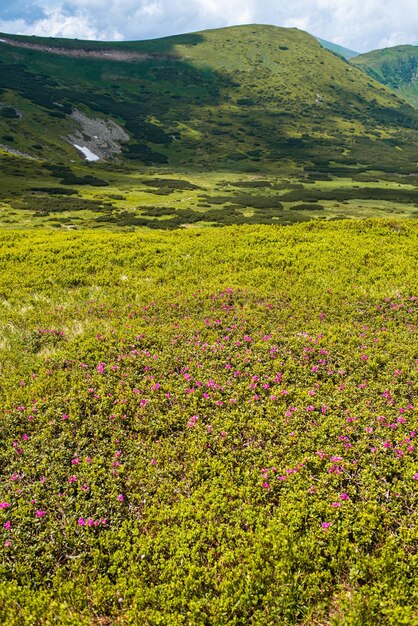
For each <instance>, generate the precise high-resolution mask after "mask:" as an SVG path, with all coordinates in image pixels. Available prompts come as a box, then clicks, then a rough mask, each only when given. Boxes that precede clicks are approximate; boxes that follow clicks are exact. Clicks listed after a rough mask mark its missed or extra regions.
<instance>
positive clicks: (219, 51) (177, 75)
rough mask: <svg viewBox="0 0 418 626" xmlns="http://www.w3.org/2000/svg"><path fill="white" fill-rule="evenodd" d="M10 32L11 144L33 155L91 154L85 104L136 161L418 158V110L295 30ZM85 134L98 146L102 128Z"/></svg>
mask: <svg viewBox="0 0 418 626" xmlns="http://www.w3.org/2000/svg"><path fill="white" fill-rule="evenodd" d="M1 38H2V39H5V40H6V41H7V42H8V43H1V42H0V46H1V52H2V54H1V64H0V89H1V90H2V95H1V104H2V106H3V109H1V110H0V124H1V126H0V128H1V130H0V133H1V135H2V137H3V138H2V140H1V141H2V142H3V144H4V145H5V146H6V147H8V148H9V149H10V148H11V149H16V150H18V151H20V152H22V153H25V154H29V155H31V156H35V157H38V158H39V157H42V158H45V159H47V160H50V161H57V160H58V161H60V160H64V161H66V162H68V161H69V160H70V159H74V160H80V159H83V157H82V155H81V154H80V153H79V152H78V151H77V150H76V149H75V148H73V147H72V146H71V145H70V143H71V142H70V143H66V142H65V141H64V139H65V137H66V136H67V137H69V136H71V135H72V134H74V132H75V129H76V127H77V122H76V120H74V119H73V118H71V117H70V114H71V111H73V110H74V109H77V110H80V111H81V112H84V113H85V114H86V115H87V116H88V118H90V119H92V118H96V119H98V120H99V121H100V120H109V119H111V120H113V121H114V122H116V123H117V124H118V125H119V126H120V127H121V128H122V129H124V130H125V131H126V132H127V133H128V134H129V141H128V142H127V143H124V142H121V143H122V144H123V145H122V158H123V159H125V161H126V160H128V161H134V162H135V163H142V164H147V165H149V164H163V163H168V164H169V165H170V166H171V167H185V166H187V167H204V168H211V169H234V168H236V167H237V164H239V163H241V162H245V163H246V164H247V165H250V164H254V165H256V164H257V163H259V162H262V163H265V164H267V165H269V164H270V165H272V164H274V165H276V166H277V164H278V162H279V163H280V162H282V161H284V162H286V161H289V160H290V161H295V162H298V163H301V162H302V163H306V162H313V163H319V164H323V163H324V162H325V163H328V162H329V161H332V160H337V161H339V162H344V163H349V164H357V163H358V162H360V163H374V164H377V163H379V164H380V165H386V166H389V167H392V168H394V167H402V165H403V166H405V167H410V166H411V163H412V164H413V165H412V166H413V167H416V153H417V141H418V114H417V113H416V111H414V110H413V109H412V108H409V107H408V106H407V105H405V104H404V103H402V101H400V100H398V99H396V97H395V96H393V95H392V94H391V93H390V92H389V91H388V90H386V89H385V88H383V87H382V86H381V85H379V84H378V83H377V82H374V81H370V80H369V79H368V78H367V77H365V76H364V74H363V73H362V72H360V71H358V70H357V69H355V68H353V66H351V65H349V64H348V63H345V62H344V61H343V60H341V59H339V58H337V57H336V56H335V55H334V54H331V53H330V52H329V51H327V50H325V49H324V48H323V47H322V46H321V45H320V44H319V43H318V42H317V41H316V40H315V39H314V38H313V37H311V36H310V35H308V34H307V33H304V32H303V31H298V30H297V29H283V28H278V27H273V26H258V25H254V26H239V27H233V28H226V29H219V30H212V31H204V32H201V33H194V34H189V35H180V36H175V37H168V38H163V39H158V40H151V41H144V42H131V43H112V44H110V43H102V42H101V43H100V42H83V41H71V40H55V39H38V38H36V37H26V38H25V37H17V36H13V37H11V36H8V35H3V36H2V37H1ZM22 46H23V47H22ZM1 111H3V114H2V113H1ZM5 111H6V113H5ZM13 112H14V113H13ZM45 129H48V132H45ZM81 134H82V135H83V136H84V140H85V142H86V145H87V146H88V145H89V139H88V137H90V139H91V140H92V141H93V138H92V136H93V134H98V132H96V133H94V130H90V131H89V129H88V128H87V129H86V128H84V130H83V131H82V133H81ZM99 134H100V133H99ZM1 135H0V136H1ZM80 141H81V139H80ZM93 143H94V142H93ZM395 146H398V147H399V148H400V149H399V150H395ZM93 152H94V150H93ZM241 167H242V163H241Z"/></svg>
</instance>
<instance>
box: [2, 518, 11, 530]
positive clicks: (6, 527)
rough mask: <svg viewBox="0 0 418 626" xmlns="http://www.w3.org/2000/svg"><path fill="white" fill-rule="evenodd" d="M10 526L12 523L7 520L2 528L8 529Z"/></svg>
mask: <svg viewBox="0 0 418 626" xmlns="http://www.w3.org/2000/svg"><path fill="white" fill-rule="evenodd" d="M11 527H12V523H11V521H10V520H7V522H5V523H4V524H3V528H5V529H6V530H10V529H11Z"/></svg>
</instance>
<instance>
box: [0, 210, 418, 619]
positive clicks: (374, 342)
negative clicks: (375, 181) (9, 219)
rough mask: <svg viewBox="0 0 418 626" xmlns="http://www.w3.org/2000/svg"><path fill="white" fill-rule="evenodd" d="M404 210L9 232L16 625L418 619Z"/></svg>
mask: <svg viewBox="0 0 418 626" xmlns="http://www.w3.org/2000/svg"><path fill="white" fill-rule="evenodd" d="M417 244H418V230H417V227H416V224H413V223H410V222H409V223H407V222H396V221H385V222H383V221H374V222H373V221H366V222H355V223H354V222H350V223H332V224H330V223H328V224H324V223H317V224H313V223H310V224H305V225H299V226H294V227H293V228H291V229H286V228H280V227H262V226H258V227H232V228H226V229H222V230H216V231H215V230H207V231H200V232H196V231H194V232H193V231H181V232H180V231H176V232H171V233H163V232H158V233H152V232H148V233H144V232H138V233H119V234H112V233H98V232H96V233H94V232H84V233H48V232H42V233H41V232H34V231H33V232H25V233H22V232H21V233H17V232H14V233H13V232H8V233H6V232H3V233H2V234H1V235H0V257H1V262H2V266H3V269H4V271H3V272H2V277H1V283H0V293H1V319H2V325H1V342H0V358H1V360H0V365H1V370H2V379H1V380H2V384H1V404H2V407H3V411H2V413H3V414H2V417H1V443H0V465H1V468H2V469H1V472H2V476H1V492H0V502H1V509H0V516H1V526H0V533H1V550H2V552H3V554H2V560H1V566H0V567H1V580H2V583H1V587H0V594H1V595H0V598H1V601H0V607H1V608H0V620H1V621H3V622H4V623H7V624H12V625H13V624H16V625H17V624H22V623H28V624H54V623H59V624H68V625H70V624H71V625H73V624H74V625H76V624H77V625H78V624H86V625H87V624H113V623H115V624H116V623H118V624H150V625H151V624H152V625H154V624H164V625H168V624H170V625H177V624H185V625H186V624H189V625H201V624H202V625H203V624H207V625H208V626H209V625H210V626H212V625H216V624H217V625H219V626H221V625H222V626H223V625H226V624H231V625H232V624H235V625H241V624H253V625H257V626H258V625H260V626H261V625H273V624H313V623H318V624H350V625H360V624H361V625H367V624H370V625H373V624H394V625H395V624H396V625H397V624H416V623H418V614H417V612H416V606H417V596H416V590H417V585H416V582H417V581H416V572H417V566H418V562H417V555H416V542H417V530H416V528H417V527H416V522H417V485H418V461H417V454H416V437H417V431H418V423H417V417H416V416H417V407H416V404H417V383H418V378H417V377H418V351H417V341H416V336H417V325H418V308H417V307H418V304H417V303H418V278H417V274H416V271H415V268H416V262H417V252H416V251H417V250H418V245H417Z"/></svg>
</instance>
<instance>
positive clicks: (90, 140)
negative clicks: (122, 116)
mask: <svg viewBox="0 0 418 626" xmlns="http://www.w3.org/2000/svg"><path fill="white" fill-rule="evenodd" d="M70 117H71V119H72V120H74V122H76V125H77V126H78V128H77V127H76V128H75V130H74V131H73V133H72V134H71V135H70V136H69V137H67V140H68V141H69V142H70V143H71V144H72V145H75V144H77V145H79V146H85V147H86V148H88V150H89V151H91V152H92V153H94V154H95V155H97V156H98V157H99V159H100V160H107V159H110V158H112V157H113V156H114V155H115V154H119V153H120V152H121V151H122V148H121V143H123V142H124V141H128V140H129V135H128V133H127V132H126V130H124V129H123V128H122V127H121V126H119V125H118V124H116V122H114V121H113V120H105V119H102V118H100V117H88V116H87V115H86V114H85V113H83V112H82V111H79V110H78V109H74V111H73V112H72V113H71V115H70Z"/></svg>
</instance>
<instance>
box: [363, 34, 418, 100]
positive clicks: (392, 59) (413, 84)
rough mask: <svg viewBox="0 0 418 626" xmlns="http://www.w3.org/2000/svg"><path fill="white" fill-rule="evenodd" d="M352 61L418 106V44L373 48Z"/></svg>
mask: <svg viewBox="0 0 418 626" xmlns="http://www.w3.org/2000/svg"><path fill="white" fill-rule="evenodd" d="M351 62H352V63H353V64H354V65H356V66H357V67H359V68H360V69H362V70H363V71H364V72H366V74H368V75H369V76H371V77H372V78H374V79H376V80H378V81H379V82H381V83H382V84H383V85H386V86H387V87H389V88H390V89H393V90H394V91H395V92H396V93H397V94H398V95H399V96H400V97H401V98H403V99H404V100H406V101H407V102H409V104H412V105H413V106H415V107H418V46H395V47H393V48H385V49H383V50H373V51H372V52H368V53H367V54H361V55H360V56H358V57H356V58H355V59H352V61H351Z"/></svg>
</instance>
